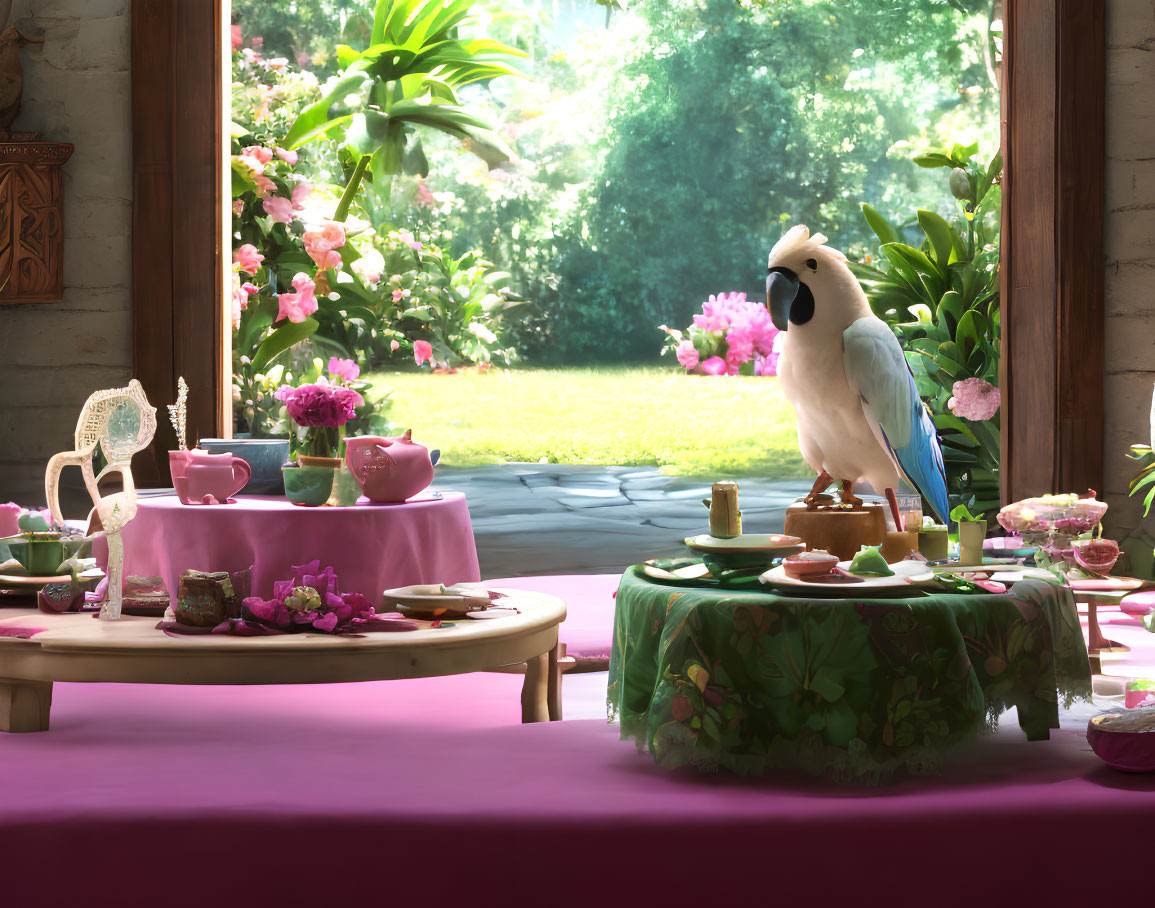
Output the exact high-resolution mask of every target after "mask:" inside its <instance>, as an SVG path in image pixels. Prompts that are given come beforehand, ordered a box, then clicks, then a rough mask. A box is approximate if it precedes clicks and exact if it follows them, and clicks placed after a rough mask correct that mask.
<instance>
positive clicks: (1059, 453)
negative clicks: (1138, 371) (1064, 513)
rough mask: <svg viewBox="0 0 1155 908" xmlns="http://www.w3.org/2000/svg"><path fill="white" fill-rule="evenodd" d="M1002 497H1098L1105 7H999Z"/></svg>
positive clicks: (1039, 2)
mask: <svg viewBox="0 0 1155 908" xmlns="http://www.w3.org/2000/svg"><path fill="white" fill-rule="evenodd" d="M1003 25H1004V34H1005V38H1004V56H1003V61H1004V62H1003V96H1002V109H1003V123H1002V128H1003V149H1004V152H1005V156H1006V166H1005V168H1004V181H1003V229H1002V247H1001V257H1000V274H999V279H1000V291H1001V296H1002V323H1003V351H1002V358H1001V367H1002V368H1001V374H1000V387H1001V391H1002V397H1003V409H1002V469H1001V474H1000V478H1001V485H1002V495H1003V500H1004V501H1016V500H1019V499H1022V498H1026V497H1028V496H1031V495H1039V494H1045V493H1049V492H1082V491H1083V490H1085V489H1088V488H1094V489H1098V490H1102V489H1103V435H1104V432H1103V428H1104V426H1103V378H1104V373H1105V365H1106V353H1105V320H1106V302H1105V299H1106V288H1105V273H1104V256H1103V199H1104V178H1105V170H1106V124H1105V119H1106V117H1105V113H1106V83H1107V77H1106V59H1107V55H1106V49H1107V38H1106V11H1105V4H1104V3H1101V2H1064V0H1008V2H1006V4H1005V10H1004V22H1003Z"/></svg>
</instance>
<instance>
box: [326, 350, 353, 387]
mask: <svg viewBox="0 0 1155 908" xmlns="http://www.w3.org/2000/svg"><path fill="white" fill-rule="evenodd" d="M329 374H330V375H332V376H333V377H334V378H340V379H344V380H345V381H355V380H356V378H357V376H358V375H360V374H361V367H360V366H358V365H357V364H356V363H355V362H353V360H351V359H337V357H335V356H330V357H329Z"/></svg>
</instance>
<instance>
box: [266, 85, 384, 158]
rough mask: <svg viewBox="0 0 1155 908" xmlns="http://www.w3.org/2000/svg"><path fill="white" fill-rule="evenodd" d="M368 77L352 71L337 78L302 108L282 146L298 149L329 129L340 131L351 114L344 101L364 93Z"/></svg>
mask: <svg viewBox="0 0 1155 908" xmlns="http://www.w3.org/2000/svg"><path fill="white" fill-rule="evenodd" d="M369 78H370V77H369V75H368V74H367V73H364V72H359V71H357V72H353V73H350V74H347V75H345V76H343V77H342V78H340V79H338V80H337V81H336V82H335V83H334V85H333V87H332V88H330V89H329V91H327V92H326V93H325V95H324V96H323V97H322V98H321V99H320V100H319V101H314V102H313V103H312V104H310V105H309V106H308V107H306V108H304V109H303V110H302V111H301V112H300V113H299V114H298V115H297V119H296V120H295V121H294V122H293V125H292V126H291V127H290V128H289V131H288V133H287V134H286V135H285V139H284V147H285V148H297V147H299V146H301V145H303V144H304V143H305V142H308V141H310V140H311V139H315V138H317V137H318V136H320V135H323V134H325V133H328V132H329V131H331V130H336V129H340V128H342V127H344V126H345V124H347V123H348V122H349V120H350V119H351V118H352V115H353V111H352V110H351V109H350V108H348V107H347V106H346V105H345V102H346V101H347V99H348V98H349V97H350V96H351V95H354V94H358V93H360V92H361V91H363V90H364V86H365V82H366V81H367V80H368V79H369Z"/></svg>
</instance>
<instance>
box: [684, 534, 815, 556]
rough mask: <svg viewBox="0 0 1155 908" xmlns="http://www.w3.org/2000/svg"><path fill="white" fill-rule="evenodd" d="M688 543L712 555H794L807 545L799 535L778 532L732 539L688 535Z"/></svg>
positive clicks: (743, 535)
mask: <svg viewBox="0 0 1155 908" xmlns="http://www.w3.org/2000/svg"><path fill="white" fill-rule="evenodd" d="M685 542H686V545H688V546H689V547H690V548H692V549H694V550H695V551H697V552H708V553H709V554H711V555H737V554H739V553H741V552H766V553H767V554H771V555H782V556H786V555H793V554H794V553H795V552H801V551H802V549H803V548H805V545H804V544H803V542H802V540H801V539H799V538H798V537H797V536H782V535H780V534H778V533H743V534H742V535H741V536H735V537H733V538H732V539H719V538H718V537H716V536H711V535H710V534H709V533H702V534H700V535H698V536H687V537H686V540H685Z"/></svg>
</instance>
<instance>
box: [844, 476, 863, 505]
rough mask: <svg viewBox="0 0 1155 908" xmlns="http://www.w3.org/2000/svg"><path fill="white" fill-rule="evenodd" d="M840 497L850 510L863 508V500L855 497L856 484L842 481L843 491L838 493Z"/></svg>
mask: <svg viewBox="0 0 1155 908" xmlns="http://www.w3.org/2000/svg"><path fill="white" fill-rule="evenodd" d="M838 497H839V498H840V499H841V500H842V503H843V504H844V505H846V506H847V507H849V508H860V507H862V499H861V498H856V497H855V495H854V483H852V482H849V481H848V480H845V479H844V480H842V491H841V492H839V493H838Z"/></svg>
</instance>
